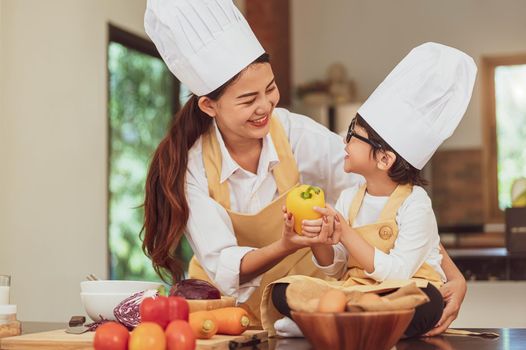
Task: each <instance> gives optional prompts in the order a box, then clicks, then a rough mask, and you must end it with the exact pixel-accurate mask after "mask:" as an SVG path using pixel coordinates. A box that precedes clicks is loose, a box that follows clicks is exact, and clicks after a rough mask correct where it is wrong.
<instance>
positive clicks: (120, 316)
mask: <svg viewBox="0 0 526 350" xmlns="http://www.w3.org/2000/svg"><path fill="white" fill-rule="evenodd" d="M158 295H159V293H158V291H157V290H155V289H150V290H145V291H143V292H138V293H135V294H133V295H132V296H130V297H128V298H126V299H124V300H123V301H121V302H120V303H119V304H118V305H117V306H116V307H115V308H114V309H113V315H114V316H115V319H116V320H117V321H119V322H120V323H122V324H123V325H125V326H126V327H128V329H133V328H135V327H137V325H138V324H139V323H140V322H141V316H140V311H139V307H140V305H141V302H142V301H143V300H144V299H145V298H151V297H157V296H158Z"/></svg>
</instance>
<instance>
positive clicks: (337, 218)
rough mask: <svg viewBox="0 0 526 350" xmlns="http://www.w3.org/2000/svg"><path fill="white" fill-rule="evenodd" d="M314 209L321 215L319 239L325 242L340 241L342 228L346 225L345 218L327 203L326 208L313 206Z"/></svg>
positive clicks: (334, 242)
mask: <svg viewBox="0 0 526 350" xmlns="http://www.w3.org/2000/svg"><path fill="white" fill-rule="evenodd" d="M314 210H315V211H316V212H318V213H320V214H322V215H323V217H322V219H320V220H321V221H322V225H321V230H320V234H319V237H320V240H321V241H323V242H325V244H336V243H338V242H339V241H340V238H341V236H342V230H343V228H344V227H345V226H348V225H347V222H346V221H345V218H344V217H343V216H342V215H341V214H340V213H338V212H337V211H336V210H335V209H334V208H333V207H331V206H330V205H329V204H327V206H326V208H319V207H314Z"/></svg>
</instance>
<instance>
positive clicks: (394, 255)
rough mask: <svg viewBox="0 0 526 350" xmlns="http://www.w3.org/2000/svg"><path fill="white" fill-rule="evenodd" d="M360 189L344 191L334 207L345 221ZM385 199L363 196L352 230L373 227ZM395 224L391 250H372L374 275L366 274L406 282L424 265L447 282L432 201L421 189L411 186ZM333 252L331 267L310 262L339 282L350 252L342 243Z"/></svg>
mask: <svg viewBox="0 0 526 350" xmlns="http://www.w3.org/2000/svg"><path fill="white" fill-rule="evenodd" d="M359 188H360V187H359V186H358V185H356V186H353V187H350V188H348V189H346V190H344V191H343V192H342V193H341V195H340V197H339V199H338V201H337V203H336V207H335V209H336V210H337V211H339V212H340V213H341V214H342V215H343V216H344V217H345V219H346V220H347V221H348V220H349V208H350V206H351V204H352V202H353V199H354V197H355V196H356V193H357V192H358V190H359ZM388 199H389V197H376V196H371V195H369V194H368V193H366V194H365V197H364V199H363V202H362V206H361V208H360V210H359V212H358V215H357V217H356V219H355V220H354V222H353V227H359V226H364V225H368V224H373V223H375V222H376V221H377V220H378V218H379V217H380V213H381V212H382V209H383V208H384V206H385V204H386V203H387V201H388ZM396 222H397V224H398V230H399V232H398V237H397V238H396V240H395V243H394V247H393V248H392V249H391V250H390V251H389V253H388V254H386V253H384V252H382V251H381V250H379V249H377V248H375V253H374V271H373V272H372V273H370V274H369V273H367V272H365V274H366V275H367V276H369V277H370V278H373V279H375V280H377V281H385V280H393V279H409V278H411V277H412V276H413V275H414V274H415V272H416V271H417V270H418V269H419V268H420V266H422V264H423V263H424V262H426V263H428V264H429V265H430V266H431V267H432V268H433V269H434V270H435V271H436V272H438V273H439V275H440V276H441V278H442V281H443V282H446V275H445V273H444V271H443V270H442V267H441V266H440V264H441V262H442V254H441V253H440V237H439V235H438V227H437V223H436V218H435V213H434V212H433V208H432V205H431V199H430V198H429V196H428V195H427V193H426V191H425V190H424V189H423V188H422V187H420V186H413V192H412V193H411V194H410V195H409V197H407V199H406V200H405V201H404V202H403V203H402V205H401V206H400V208H399V209H398V212H397V215H396ZM333 249H334V261H333V263H332V264H331V265H328V266H321V265H319V263H318V262H317V261H316V258H314V257H313V261H314V264H315V265H316V266H317V267H318V268H319V269H320V270H322V271H323V272H324V273H325V274H327V275H328V276H331V277H334V278H340V277H343V275H344V273H345V272H346V271H347V262H348V260H349V252H348V251H347V249H346V248H345V246H344V245H343V244H342V243H338V244H335V245H333Z"/></svg>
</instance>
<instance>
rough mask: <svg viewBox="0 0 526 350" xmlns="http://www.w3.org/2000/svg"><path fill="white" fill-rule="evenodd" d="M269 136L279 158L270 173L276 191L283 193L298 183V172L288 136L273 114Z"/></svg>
mask: <svg viewBox="0 0 526 350" xmlns="http://www.w3.org/2000/svg"><path fill="white" fill-rule="evenodd" d="M270 136H271V137H272V142H273V143H274V148H275V149H276V152H277V154H278V158H279V163H278V164H277V165H276V166H275V167H274V168H273V169H272V173H273V174H274V179H275V181H276V185H277V187H278V193H279V194H283V193H285V192H287V191H288V190H289V189H291V188H292V187H294V186H296V184H298V182H299V181H300V174H299V171H298V166H297V164H296V159H295V158H294V154H293V153H292V148H291V147H290V142H289V138H288V136H287V135H286V134H285V129H283V126H282V125H281V123H280V122H279V120H278V118H277V117H276V116H275V115H274V116H273V117H272V118H271V119H270Z"/></svg>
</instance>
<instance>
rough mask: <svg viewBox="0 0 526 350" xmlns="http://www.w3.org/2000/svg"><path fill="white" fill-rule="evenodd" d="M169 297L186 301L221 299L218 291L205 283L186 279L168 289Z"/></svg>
mask: <svg viewBox="0 0 526 350" xmlns="http://www.w3.org/2000/svg"><path fill="white" fill-rule="evenodd" d="M170 295H176V296H180V297H184V298H186V299H221V293H220V292H219V289H217V288H216V287H214V286H213V285H211V284H210V283H208V282H207V281H203V280H198V279H187V280H182V281H179V282H177V283H176V284H175V285H173V286H172V288H171V289H170Z"/></svg>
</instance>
